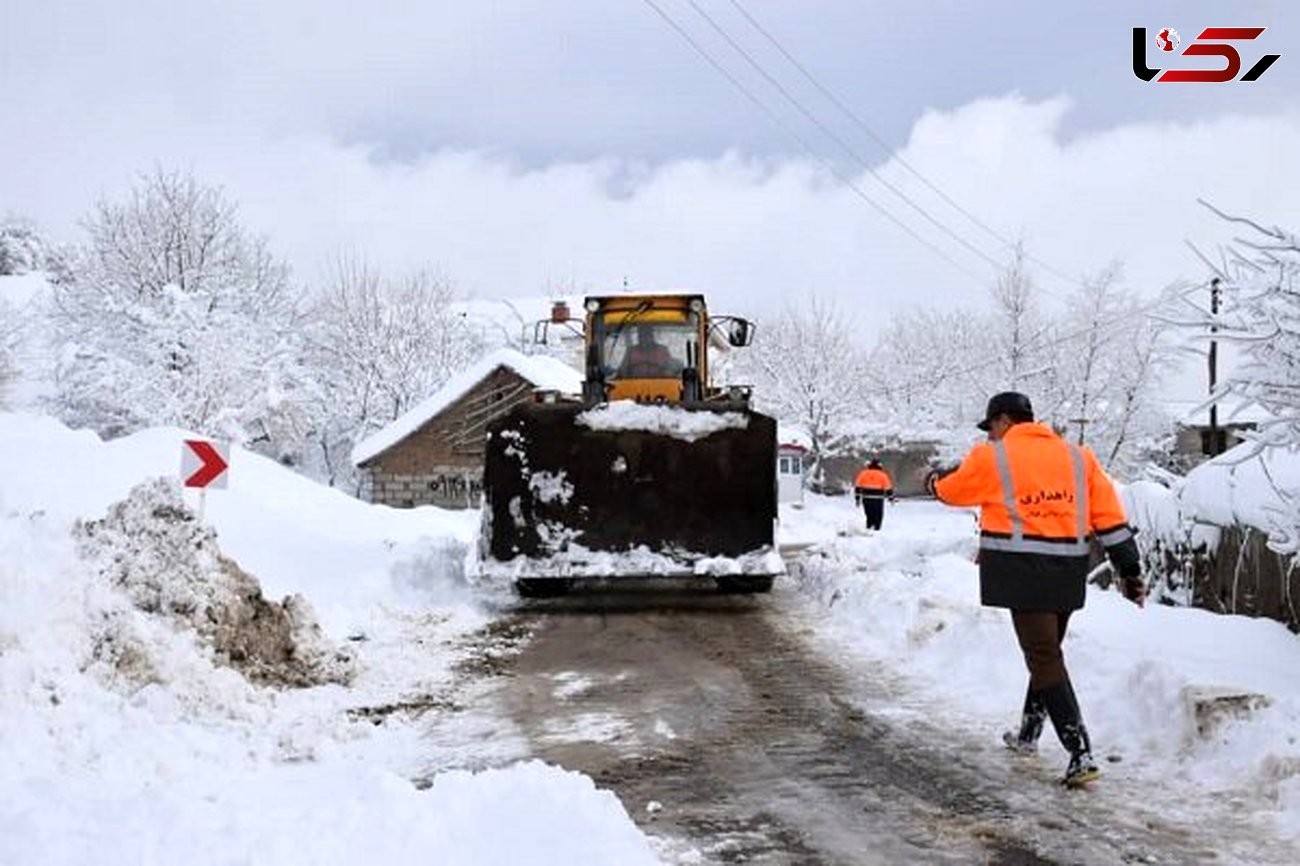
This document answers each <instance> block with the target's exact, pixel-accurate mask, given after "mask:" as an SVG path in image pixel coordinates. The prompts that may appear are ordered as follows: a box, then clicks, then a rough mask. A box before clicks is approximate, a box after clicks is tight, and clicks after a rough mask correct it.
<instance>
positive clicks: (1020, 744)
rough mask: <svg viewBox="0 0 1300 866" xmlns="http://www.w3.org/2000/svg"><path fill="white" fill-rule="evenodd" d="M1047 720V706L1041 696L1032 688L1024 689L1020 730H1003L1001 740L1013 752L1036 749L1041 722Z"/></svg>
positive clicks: (1022, 752)
mask: <svg viewBox="0 0 1300 866" xmlns="http://www.w3.org/2000/svg"><path fill="white" fill-rule="evenodd" d="M1046 720H1047V708H1046V707H1044V706H1043V698H1042V695H1040V694H1039V693H1038V692H1036V691H1035V690H1033V689H1026V690H1025V708H1024V709H1023V710H1022V711H1021V713H1020V730H1019V731H1003V732H1002V742H1003V743H1005V744H1006V746H1007V748H1008V749H1010V750H1011V751H1013V752H1018V753H1020V754H1022V755H1024V754H1030V753H1032V752H1037V751H1038V738H1039V737H1040V736H1042V733H1043V722H1044V721H1046Z"/></svg>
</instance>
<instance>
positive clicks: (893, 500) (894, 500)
mask: <svg viewBox="0 0 1300 866" xmlns="http://www.w3.org/2000/svg"><path fill="white" fill-rule="evenodd" d="M889 504H890V505H897V504H898V497H897V496H891V497H889Z"/></svg>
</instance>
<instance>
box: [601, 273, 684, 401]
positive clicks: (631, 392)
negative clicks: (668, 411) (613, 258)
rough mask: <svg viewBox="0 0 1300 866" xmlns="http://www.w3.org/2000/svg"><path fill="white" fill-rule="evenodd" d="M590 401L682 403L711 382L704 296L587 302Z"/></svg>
mask: <svg viewBox="0 0 1300 866" xmlns="http://www.w3.org/2000/svg"><path fill="white" fill-rule="evenodd" d="M586 325H587V327H586V334H587V370H586V377H587V381H588V383H589V386H594V387H589V388H588V391H589V394H588V396H589V399H592V400H595V401H603V400H637V401H640V402H656V403H681V402H683V401H687V400H698V399H701V398H702V397H703V393H704V390H705V389H704V388H702V387H701V385H700V383H705V382H708V365H707V352H706V349H705V347H706V344H707V340H708V333H709V320H708V314H707V312H706V311H705V307H704V299H703V297H701V296H699V295H653V296H650V295H644V296H629V295H617V296H611V297H591V298H588V299H587V321H586Z"/></svg>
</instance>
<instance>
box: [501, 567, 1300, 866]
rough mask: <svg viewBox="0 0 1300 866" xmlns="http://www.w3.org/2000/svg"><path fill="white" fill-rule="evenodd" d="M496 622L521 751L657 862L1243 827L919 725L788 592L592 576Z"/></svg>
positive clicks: (1205, 834)
mask: <svg viewBox="0 0 1300 866" xmlns="http://www.w3.org/2000/svg"><path fill="white" fill-rule="evenodd" d="M511 619H512V621H513V622H515V623H517V624H518V628H519V630H520V632H521V633H527V634H528V637H527V638H526V639H525V640H524V641H523V644H522V646H521V652H520V654H519V655H518V656H517V657H516V658H515V659H514V663H513V664H511V665H510V666H508V667H507V668H506V669H504V670H503V671H502V673H504V674H506V676H505V677H504V678H503V679H502V680H501V683H500V685H499V687H498V688H497V690H496V692H495V694H493V695H492V697H493V699H494V700H495V701H497V702H498V704H499V706H500V709H501V712H502V713H503V714H504V715H506V716H508V717H509V718H511V719H513V720H514V722H515V724H516V726H517V728H518V730H519V731H520V732H521V733H522V734H523V735H524V737H525V738H526V739H527V741H528V743H529V745H530V748H531V750H532V753H533V754H535V755H536V756H538V757H540V758H542V759H544V760H546V761H547V762H550V763H554V764H558V765H561V766H565V767H569V768H575V769H579V770H581V771H582V772H584V773H586V774H588V775H590V776H592V777H593V778H594V779H595V780H596V782H597V784H599V785H601V786H602V787H609V788H610V789H612V790H613V791H615V792H616V793H617V794H618V795H619V797H620V798H621V799H622V800H623V803H624V805H625V807H626V808H627V809H628V812H629V814H631V815H632V817H633V818H634V820H636V821H637V823H638V824H639V825H640V826H641V827H642V829H643V830H644V831H645V832H646V833H648V834H649V835H651V837H652V838H654V839H656V841H657V846H658V849H659V850H660V852H661V855H662V856H663V857H664V858H665V859H666V860H668V861H669V862H680V863H699V862H708V863H742V862H743V863H755V864H785V863H827V864H832V863H833V864H893V863H975V862H981V863H1083V864H1098V866H1101V864H1114V863H1120V862H1144V863H1194V862H1202V861H1208V860H1214V859H1216V857H1217V853H1216V852H1218V851H1220V850H1222V849H1223V841H1224V840H1223V839H1222V838H1221V835H1222V834H1223V833H1225V832H1230V831H1231V832H1234V833H1235V834H1237V835H1240V833H1242V832H1244V829H1243V828H1241V827H1235V828H1230V827H1229V826H1228V824H1225V823H1224V821H1223V820H1220V822H1219V823H1218V824H1217V825H1215V826H1213V827H1211V828H1206V827H1201V826H1196V825H1194V824H1189V823H1187V822H1186V820H1185V815H1183V814H1182V813H1176V814H1172V815H1161V814H1160V813H1159V812H1158V811H1156V810H1154V809H1152V808H1150V807H1149V806H1148V805H1147V804H1145V803H1143V802H1140V801H1132V800H1130V799H1128V798H1127V797H1120V798H1117V797H1116V796H1115V793H1116V792H1115V791H1109V792H1107V791H1104V790H1097V791H1092V792H1066V791H1063V790H1060V789H1059V788H1058V787H1057V786H1056V784H1055V774H1057V773H1058V772H1059V768H1058V767H1056V766H1054V764H1053V763H1052V760H1054V756H1051V757H1050V758H1049V757H1046V756H1045V757H1044V758H1042V759H1036V758H1031V759H1023V758H1022V759H1016V760H1009V759H1008V755H1007V753H1006V752H1005V750H1003V749H1001V748H1000V747H995V745H994V743H995V738H994V737H993V736H989V737H986V738H984V739H983V740H981V739H978V738H976V737H973V736H972V735H971V734H970V732H968V731H964V730H962V729H961V728H960V727H959V726H953V725H951V724H949V721H950V720H948V719H945V718H943V717H942V716H934V717H928V718H927V717H926V716H925V715H924V714H922V713H921V712H919V711H918V709H919V705H918V704H917V703H916V702H915V701H914V700H913V698H912V697H911V696H909V695H908V694H907V693H906V691H905V686H906V684H905V682H903V681H902V680H901V679H900V677H899V676H898V674H899V671H897V670H896V669H894V668H893V667H892V666H890V665H880V664H876V665H873V664H868V663H863V662H861V661H858V660H854V659H846V658H844V657H843V656H841V657H840V658H838V659H836V658H833V657H832V656H831V655H830V653H828V652H826V650H827V649H828V646H827V644H826V643H825V641H819V640H818V638H817V637H816V630H817V623H818V621H819V620H821V619H822V617H821V615H820V613H819V611H818V610H817V608H816V606H815V605H813V604H810V603H809V602H808V601H807V599H806V598H804V597H803V596H801V595H800V594H799V593H798V592H797V590H796V589H795V588H793V587H791V586H788V585H787V586H786V587H785V588H784V589H783V590H781V591H778V592H777V593H775V594H774V595H772V596H768V597H749V598H736V597H726V596H719V595H717V594H716V593H714V592H713V591H712V590H711V589H709V588H705V587H698V586H697V587H692V586H690V585H689V584H673V585H671V586H669V587H665V586H664V585H662V584H658V585H656V584H653V583H644V584H635V585H632V586H629V587H626V588H625V587H622V586H620V587H618V588H615V589H610V588H608V587H605V588H600V589H596V590H588V591H587V592H585V593H583V594H580V595H577V596H571V597H569V598H566V599H561V600H549V601H546V602H534V603H530V604H528V605H526V606H525V607H524V609H522V610H519V611H517V612H516V613H514V614H513V615H512V616H511ZM819 643H820V644H821V651H819V649H818V644H819ZM990 733H993V732H990ZM1247 847H1248V848H1251V849H1253V850H1252V851H1251V852H1250V853H1251V861H1252V862H1275V863H1285V862H1289V861H1290V856H1289V855H1287V856H1283V857H1281V858H1280V859H1278V858H1275V857H1274V856H1273V855H1271V854H1268V853H1267V852H1265V851H1264V850H1263V849H1259V848H1257V847H1255V846H1247ZM1236 851H1237V853H1238V854H1242V853H1246V852H1245V850H1244V849H1243V848H1242V847H1241V846H1237V848H1236ZM683 852H684V853H683Z"/></svg>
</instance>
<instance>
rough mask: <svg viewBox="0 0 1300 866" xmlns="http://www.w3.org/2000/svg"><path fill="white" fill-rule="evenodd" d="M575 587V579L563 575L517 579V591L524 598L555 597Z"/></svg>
mask: <svg viewBox="0 0 1300 866" xmlns="http://www.w3.org/2000/svg"><path fill="white" fill-rule="evenodd" d="M572 587H573V581H571V580H568V579H566V578H563V577H528V578H523V579H521V580H516V581H515V591H516V592H518V593H519V595H520V597H522V598H555V597H556V596H560V595H564V594H565V593H566V592H568V591H569V590H570V589H571V588H572Z"/></svg>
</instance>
